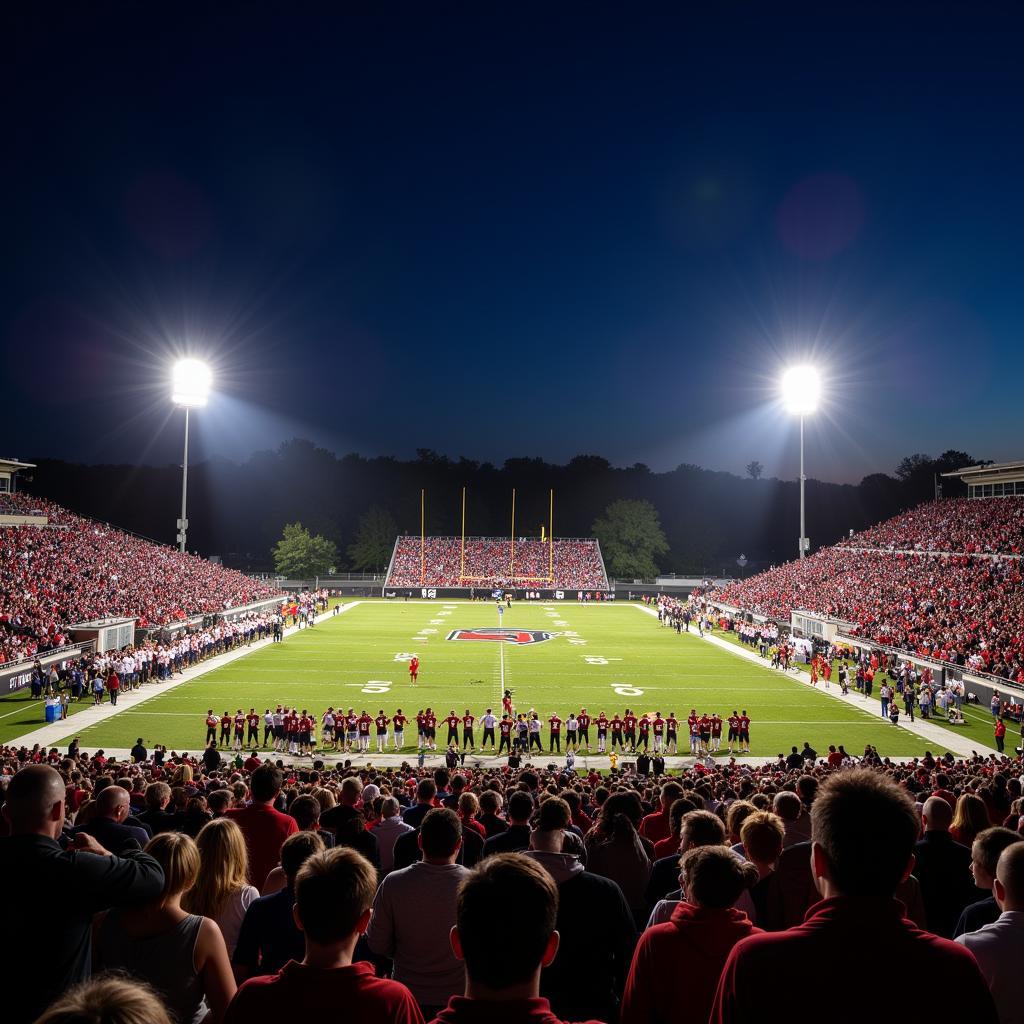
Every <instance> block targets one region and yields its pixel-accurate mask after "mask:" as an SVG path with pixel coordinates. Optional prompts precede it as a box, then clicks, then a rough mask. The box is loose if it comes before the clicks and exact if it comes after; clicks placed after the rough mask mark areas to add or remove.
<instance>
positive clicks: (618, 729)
mask: <svg viewBox="0 0 1024 1024" xmlns="http://www.w3.org/2000/svg"><path fill="white" fill-rule="evenodd" d="M611 727H612V750H614V749H615V745H616V744H618V745H619V747H620V748H621V750H622V752H623V753H625V752H626V748H625V746H624V745H623V743H622V719H621V718H619V713H618V712H617V711H616V712H615V717H614V718H613V719H612V720H611Z"/></svg>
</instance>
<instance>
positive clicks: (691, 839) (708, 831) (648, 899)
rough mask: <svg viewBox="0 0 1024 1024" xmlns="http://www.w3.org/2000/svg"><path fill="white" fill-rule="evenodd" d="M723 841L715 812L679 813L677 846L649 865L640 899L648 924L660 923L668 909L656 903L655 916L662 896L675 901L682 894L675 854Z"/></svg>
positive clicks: (723, 837) (666, 914) (677, 861)
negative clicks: (649, 916) (644, 887)
mask: <svg viewBox="0 0 1024 1024" xmlns="http://www.w3.org/2000/svg"><path fill="white" fill-rule="evenodd" d="M677 802H678V801H677ZM688 802H689V801H687V803H688ZM724 842H725V826H724V825H723V824H722V819H721V818H719V817H718V815H717V814H712V813H711V811H689V812H687V813H686V814H685V815H684V816H683V820H682V822H681V824H680V826H679V846H678V848H677V849H676V850H675V852H673V853H670V854H668V855H667V856H665V857H662V858H661V859H660V860H657V861H655V862H654V864H653V865H652V866H651V873H650V877H649V878H648V880H647V889H646V891H645V893H644V902H645V904H646V906H647V907H648V908H649V909H651V911H652V915H651V918H650V919H649V920H648V922H647V925H648V927H650V925H651V924H653V923H658V924H661V923H662V921H663V920H667V919H668V916H669V915H670V914H671V913H672V908H671V907H660V908H658V916H657V917H656V916H655V915H654V913H653V911H654V909H655V908H657V907H658V904H659V903H661V902H663V901H665V900H671V901H672V902H675V901H676V900H680V899H682V898H683V896H682V891H681V889H680V883H679V855H680V854H681V853H686V851H687V850H692V849H694V848H695V847H697V846H721V845H722V843H724Z"/></svg>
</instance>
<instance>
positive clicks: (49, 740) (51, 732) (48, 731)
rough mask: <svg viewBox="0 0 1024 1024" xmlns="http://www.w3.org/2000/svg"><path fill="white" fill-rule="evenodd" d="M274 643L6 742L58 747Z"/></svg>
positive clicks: (231, 654)
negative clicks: (62, 742) (87, 730)
mask: <svg viewBox="0 0 1024 1024" xmlns="http://www.w3.org/2000/svg"><path fill="white" fill-rule="evenodd" d="M360 603H361V602H359V601H352V602H351V603H350V604H345V605H342V606H341V607H340V608H339V609H338V614H339V615H342V614H344V613H345V612H347V611H348V610H349V609H350V608H355V606H356V605H357V604H360ZM333 618H334V610H333V609H331V610H329V611H327V612H325V613H324V614H323V615H318V616H317V617H316V621H317V622H324V621H325V620H326V619H333ZM306 628H308V627H306ZM314 628H315V627H314ZM298 632H300V630H299V627H298V626H289V627H288V628H287V629H286V630H285V631H284V635H285V637H286V638H287V637H289V636H292V635H293V634H294V633H298ZM273 642H274V641H273V639H272V638H268V639H266V640H256V641H254V642H253V643H252V644H249V645H248V646H245V647H236V648H235V649H234V650H232V651H228V652H227V653H226V654H218V655H217V656H216V657H215V658H209V659H207V660H206V661H201V662H199V664H197V665H194V666H193V667H192V668H189V669H186V670H185V671H184V672H182V673H181V675H178V676H174V677H173V678H172V679H168V680H166V681H165V682H157V681H150V682H148V683H143V684H142V686H141V687H140V688H139V689H138V690H133V691H132V692H130V693H128V692H122V693H121V695H120V696H119V697H118V698H117V703H116V704H111V703H110V702H109V700H107V701H104V703H102V704H97V705H96V706H94V707H89V708H85V709H84V710H82V711H79V712H77V713H75V714H74V715H70V716H69V717H68V718H66V719H64V720H63V721H58V722H54V723H53V724H52V725H44V726H42V727H41V728H39V729H35V730H33V731H32V732H27V733H25V734H24V735H23V736H17V737H15V738H14V739H11V740H8V742H7V745H8V746H12V747H16V746H17V747H20V746H26V747H32V746H34V745H35V744H37V743H38V744H39V745H40V746H41V747H57V746H59V745H60V742H59V741H60V740H65V739H66V740H70V739H71V737H72V736H76V735H78V733H80V732H82V731H83V730H85V729H88V728H90V727H91V726H94V725H98V724H99V723H100V722H104V721H106V720H107V719H108V718H113V717H114V715H117V714H120V713H121V712H122V711H128V710H129V709H130V708H136V707H138V706H139V705H140V704H144V703H145V702H146V701H147V700H151V699H152V698H153V697H162V696H163V695H164V694H165V693H170V691H171V690H173V689H175V688H176V687H179V686H181V685H182V683H188V682H191V681H192V680H193V679H195V678H196V677H197V676H202V675H205V674H206V673H207V672H212V671H213V670H214V669H216V668H221V667H222V666H224V665H230V664H231V663H232V662H233V661H237V660H238V659H239V658H244V657H245V656H246V655H247V654H252V652H253V651H258V650H260V649H261V648H263V647H267V646H268V645H270V644H272V643H273ZM83 700H92V695H91V694H89V695H88V696H87V697H85V698H83ZM125 755H126V756H127V751H125ZM118 756H120V755H118Z"/></svg>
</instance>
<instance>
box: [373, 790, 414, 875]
mask: <svg viewBox="0 0 1024 1024" xmlns="http://www.w3.org/2000/svg"><path fill="white" fill-rule="evenodd" d="M400 809H401V808H400V806H399V803H398V801H397V800H396V799H395V798H394V797H393V796H389V797H385V798H384V802H383V803H382V804H381V805H380V821H378V822H377V824H376V825H374V826H373V834H374V837H375V838H376V840H377V849H378V851H379V852H380V870H381V874H382V875H386V874H387V873H388V872H389V871H390V870H391V869H392V867H394V863H395V841H396V840H397V839H398V837H399V836H400V835H402V834H403V833H405V832H411V831H412V830H413V829H412V826H411V825H407V824H406V823H405V822H404V821H402V818H401V816H400V815H399V813H398V812H399V810H400Z"/></svg>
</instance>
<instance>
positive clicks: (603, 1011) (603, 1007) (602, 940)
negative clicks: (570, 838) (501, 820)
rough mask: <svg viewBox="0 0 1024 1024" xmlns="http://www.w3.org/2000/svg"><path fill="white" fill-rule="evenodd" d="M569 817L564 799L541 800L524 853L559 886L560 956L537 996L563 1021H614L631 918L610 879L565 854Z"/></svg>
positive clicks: (630, 951)
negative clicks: (585, 980) (538, 813)
mask: <svg viewBox="0 0 1024 1024" xmlns="http://www.w3.org/2000/svg"><path fill="white" fill-rule="evenodd" d="M570 817H571V812H570V810H569V805H568V804H567V803H566V802H565V801H564V800H561V799H559V798H558V797H551V798H550V799H548V800H545V801H544V802H543V803H542V804H541V805H540V815H539V821H538V824H537V828H536V829H535V830H534V832H533V834H532V835H531V837H530V849H529V851H528V852H527V853H526V856H528V857H530V858H531V859H532V860H535V861H536V862H537V863H538V864H540V865H541V867H543V868H544V870H545V871H547V873H548V874H549V875H550V876H551V877H552V879H553V880H554V882H555V884H556V885H557V886H558V918H557V922H556V927H557V929H558V934H559V936H560V938H559V948H558V956H557V957H556V958H555V961H554V963H552V964H551V965H550V966H549V967H547V968H545V970H544V973H543V974H542V975H541V993H542V994H543V995H544V996H546V997H547V998H548V1000H549V1001H550V1003H551V1008H552V1010H553V1011H554V1012H555V1013H556V1014H557V1015H558V1016H560V1017H565V1018H566V1019H567V1020H587V1019H590V1018H593V1019H595V1020H609V1021H610V1020H615V1019H616V1017H617V1014H618V1006H619V1000H620V999H621V997H622V989H623V986H624V985H625V981H626V972H627V971H628V970H629V963H630V959H631V957H632V955H633V946H634V943H635V939H636V934H635V931H634V927H633V915H632V914H631V913H630V910H629V906H628V905H627V903H626V901H625V899H624V898H623V895H622V891H621V890H620V889H619V887H618V886H617V885H616V884H615V883H614V882H613V881H612V880H611V879H610V878H602V877H601V876H600V875H595V874H593V873H592V872H590V871H586V870H584V867H583V864H582V863H581V862H580V858H579V856H578V855H577V854H574V853H570V852H567V851H566V849H565V839H566V834H567V833H566V830H567V829H568V828H569V825H570ZM581 978H588V979H589V980H588V982H587V983H586V984H580V979H581Z"/></svg>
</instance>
